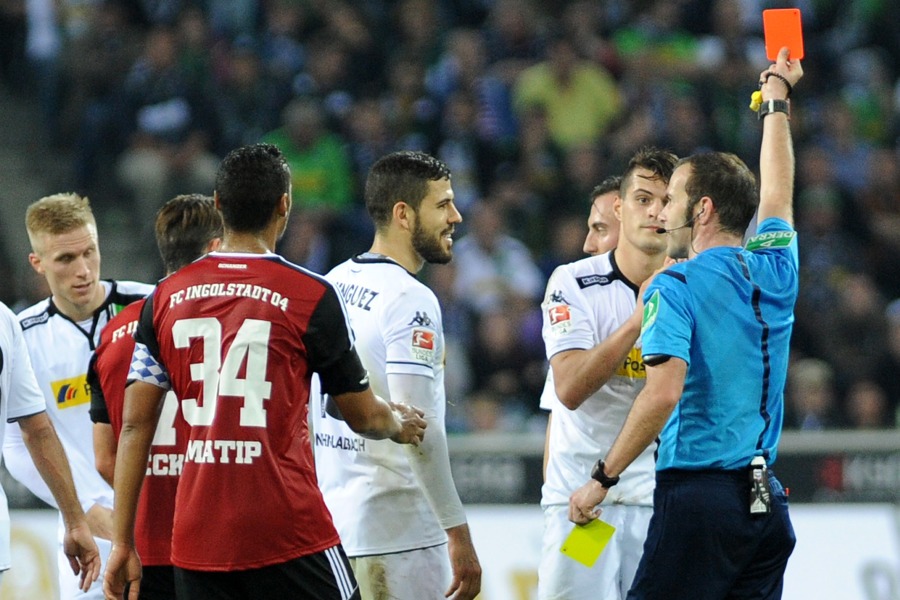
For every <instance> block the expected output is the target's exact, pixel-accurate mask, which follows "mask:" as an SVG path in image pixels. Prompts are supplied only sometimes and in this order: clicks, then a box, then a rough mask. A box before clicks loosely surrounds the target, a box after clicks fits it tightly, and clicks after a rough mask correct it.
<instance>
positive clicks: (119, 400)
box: [88, 194, 222, 600]
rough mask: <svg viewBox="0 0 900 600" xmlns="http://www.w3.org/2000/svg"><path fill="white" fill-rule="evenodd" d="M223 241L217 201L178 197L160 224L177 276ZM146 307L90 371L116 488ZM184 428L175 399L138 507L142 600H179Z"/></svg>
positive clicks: (113, 336) (115, 330)
mask: <svg viewBox="0 0 900 600" xmlns="http://www.w3.org/2000/svg"><path fill="white" fill-rule="evenodd" d="M221 238H222V217H221V215H220V214H219V212H218V211H217V210H216V206H215V203H214V202H213V199H212V198H210V197H209V196H202V195H200V194H191V195H186V196H176V197H175V198H173V199H172V200H169V201H168V202H167V203H166V204H165V205H163V207H162V208H161V209H160V210H159V213H158V214H157V216H156V244H157V246H158V247H159V253H160V255H161V256H162V259H163V264H164V265H165V268H166V273H167V274H169V275H171V274H172V273H174V272H175V271H177V270H178V269H180V268H181V267H183V266H185V265H187V264H189V263H191V262H192V261H194V260H196V259H197V258H199V257H200V256H202V255H203V254H206V253H207V252H210V251H212V250H215V249H217V248H218V247H219V242H220V241H221ZM143 304H144V303H143V301H138V302H134V303H132V304H129V305H128V306H126V307H125V308H124V309H123V310H122V312H120V313H119V314H117V315H116V316H115V317H113V319H112V320H111V321H110V322H109V324H108V325H107V327H106V328H105V329H104V330H103V334H102V335H101V336H100V345H99V346H98V347H97V350H96V352H94V356H93V357H92V359H91V364H90V367H89V368H88V383H89V384H90V386H91V420H93V421H94V451H95V455H96V460H97V470H98V471H100V474H101V475H103V478H104V479H106V481H107V482H108V483H109V484H110V485H112V483H113V470H114V468H115V463H116V446H117V444H118V440H119V432H120V431H121V430H122V410H123V408H124V406H123V401H124V396H125V378H126V376H127V375H128V370H129V368H130V367H131V357H132V355H133V353H134V337H133V336H132V333H133V332H134V329H135V327H136V326H137V321H138V316H139V315H140V313H141V307H142V306H143ZM184 428H185V423H184V419H182V418H181V411H180V410H179V409H178V399H177V398H176V397H175V395H174V394H172V393H169V394H167V395H166V397H165V400H164V402H163V409H162V413H161V414H160V419H159V423H158V425H157V427H156V433H155V435H154V436H153V449H152V451H151V455H150V462H149V466H148V468H147V476H146V479H145V481H144V485H143V487H142V488H141V496H140V500H139V504H138V514H137V521H136V529H135V548H136V549H137V552H138V554H139V555H140V557H141V562H142V563H143V567H144V568H143V578H142V580H141V593H140V598H141V600H157V599H158V600H166V599H171V598H174V597H175V572H174V570H173V568H172V558H171V555H172V519H173V516H174V513H175V491H176V489H177V487H178V476H179V474H180V473H181V468H182V465H183V462H184V442H185V437H186V432H185V429H184Z"/></svg>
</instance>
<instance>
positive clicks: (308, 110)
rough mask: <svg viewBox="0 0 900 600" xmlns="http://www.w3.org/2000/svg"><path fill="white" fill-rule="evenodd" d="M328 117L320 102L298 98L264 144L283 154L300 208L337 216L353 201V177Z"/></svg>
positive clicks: (340, 141)
mask: <svg viewBox="0 0 900 600" xmlns="http://www.w3.org/2000/svg"><path fill="white" fill-rule="evenodd" d="M325 116H326V115H325V111H324V110H323V108H322V105H321V103H320V102H319V101H318V100H316V99H314V98H297V99H296V100H294V101H292V102H291V103H290V104H288V105H287V106H286V107H285V109H284V111H283V112H282V115H281V127H279V128H278V129H275V130H274V131H270V132H269V133H267V134H266V135H264V136H263V141H264V142H268V143H270V144H275V145H276V146H278V147H279V148H280V149H281V151H282V153H284V156H285V159H286V160H287V163H288V165H290V167H291V178H292V180H291V183H292V185H293V194H294V202H296V203H297V205H298V207H300V208H302V209H304V210H312V209H314V210H316V211H317V212H322V213H325V214H326V216H329V217H334V216H337V215H339V214H341V213H343V212H345V211H346V210H347V209H348V208H349V206H350V203H351V202H352V199H353V196H352V194H353V191H352V177H351V170H350V163H349V160H348V159H347V155H346V153H345V152H344V144H343V140H341V138H340V137H339V136H338V135H337V134H335V133H332V132H331V131H329V129H328V127H327V126H326V121H325Z"/></svg>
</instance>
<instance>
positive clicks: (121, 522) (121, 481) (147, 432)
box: [112, 423, 154, 545]
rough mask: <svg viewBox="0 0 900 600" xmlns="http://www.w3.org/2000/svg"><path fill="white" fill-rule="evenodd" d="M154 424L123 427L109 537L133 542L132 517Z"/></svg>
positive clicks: (116, 541)
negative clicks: (111, 533) (111, 530)
mask: <svg viewBox="0 0 900 600" xmlns="http://www.w3.org/2000/svg"><path fill="white" fill-rule="evenodd" d="M153 433H154V428H152V427H147V426H146V425H129V424H128V423H126V424H125V425H124V426H123V427H122V432H121V434H120V436H119V451H118V453H117V455H116V470H115V485H114V487H113V489H114V490H115V501H114V502H115V504H114V509H113V535H112V541H113V543H117V544H127V545H134V520H135V514H136V513H137V505H138V497H139V496H140V493H141V485H142V484H143V482H144V475H145V473H146V471H147V456H148V455H149V453H150V443H151V442H152V440H153Z"/></svg>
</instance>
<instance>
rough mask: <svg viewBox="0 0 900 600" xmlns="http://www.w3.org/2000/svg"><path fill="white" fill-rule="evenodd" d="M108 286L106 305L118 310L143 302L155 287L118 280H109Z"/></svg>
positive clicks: (148, 284)
mask: <svg viewBox="0 0 900 600" xmlns="http://www.w3.org/2000/svg"><path fill="white" fill-rule="evenodd" d="M109 285H110V289H109V295H108V296H107V297H106V302H107V304H112V305H115V306H118V307H119V310H121V309H122V308H124V307H126V306H128V305H129V304H132V303H134V302H137V301H139V300H143V299H144V298H146V297H147V296H148V295H149V294H151V293H152V292H153V290H154V288H155V287H156V286H155V285H153V284H150V283H141V282H139V281H127V280H126V281H123V280H118V279H115V280H109Z"/></svg>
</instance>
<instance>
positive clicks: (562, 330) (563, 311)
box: [547, 304, 572, 335]
mask: <svg viewBox="0 0 900 600" xmlns="http://www.w3.org/2000/svg"><path fill="white" fill-rule="evenodd" d="M547 317H548V318H549V320H550V331H552V332H553V333H554V334H555V335H564V334H566V333H569V331H571V329H572V311H571V309H570V308H569V305H568V304H557V305H555V306H551V307H549V308H548V309H547Z"/></svg>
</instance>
